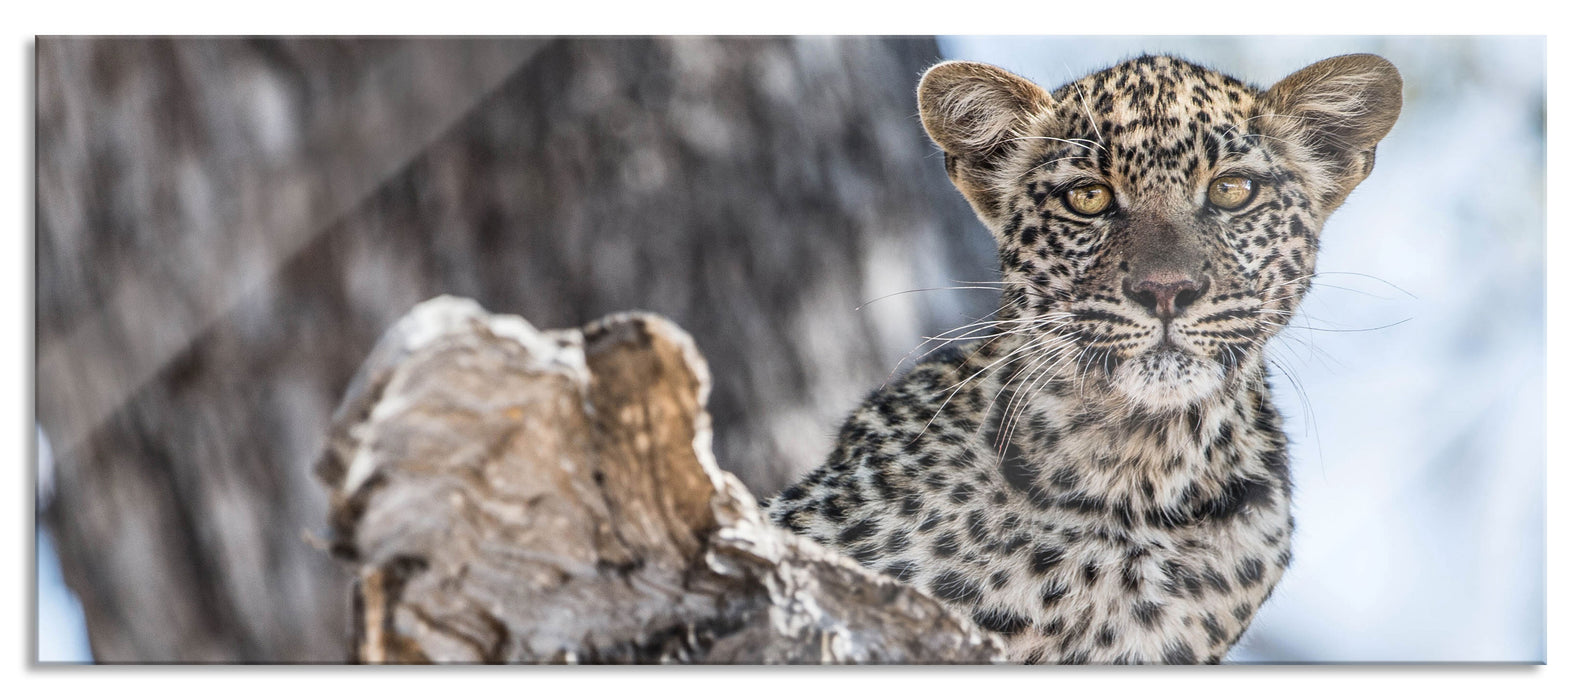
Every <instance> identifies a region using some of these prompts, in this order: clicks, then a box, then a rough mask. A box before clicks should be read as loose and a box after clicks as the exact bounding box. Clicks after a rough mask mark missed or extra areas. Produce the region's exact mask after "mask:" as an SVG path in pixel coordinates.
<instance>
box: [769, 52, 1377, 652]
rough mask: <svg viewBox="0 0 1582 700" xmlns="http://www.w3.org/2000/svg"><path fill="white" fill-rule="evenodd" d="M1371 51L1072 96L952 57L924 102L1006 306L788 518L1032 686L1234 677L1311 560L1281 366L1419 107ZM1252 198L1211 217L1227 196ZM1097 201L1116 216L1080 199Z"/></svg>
mask: <svg viewBox="0 0 1582 700" xmlns="http://www.w3.org/2000/svg"><path fill="white" fill-rule="evenodd" d="M1400 90H1401V87H1400V78H1399V75H1398V74H1397V73H1396V71H1395V69H1394V67H1393V66H1391V65H1390V64H1389V62H1387V61H1385V60H1384V59H1382V58H1379V57H1377V56H1366V55H1355V56H1341V57H1337V58H1333V59H1329V60H1326V61H1321V62H1319V63H1317V64H1314V65H1312V66H1309V67H1308V68H1305V69H1303V70H1301V71H1298V72H1297V73H1295V74H1293V75H1291V76H1290V77H1288V78H1286V79H1285V80H1283V81H1281V82H1280V83H1278V84H1276V85H1275V86H1274V87H1272V88H1270V89H1269V90H1267V91H1261V90H1259V89H1257V88H1254V87H1251V86H1248V85H1246V84H1243V83H1241V82H1238V81H1236V80H1234V79H1232V78H1229V77H1226V76H1224V75H1221V74H1219V73H1216V72H1213V71H1210V70H1207V69H1204V68H1202V67H1199V66H1196V65H1193V64H1191V63H1188V62H1186V61H1182V60H1179V59H1176V58H1169V57H1160V56H1145V57H1142V58H1138V59H1136V60H1132V61H1128V62H1126V63H1122V64H1120V65H1118V66H1115V67H1113V68H1110V69H1108V70H1104V71H1100V72H1098V73H1095V74H1093V75H1090V76H1088V77H1086V78H1083V79H1081V80H1078V81H1075V82H1073V83H1071V84H1068V85H1065V86H1064V87H1061V88H1059V89H1057V90H1054V91H1053V92H1050V91H1045V90H1043V89H1041V88H1039V87H1037V86H1036V85H1034V84H1032V83H1030V82H1028V81H1026V80H1024V79H1022V78H1019V77H1017V76H1015V75H1012V74H1010V73H1007V72H1005V71H1003V70H1000V69H998V68H994V67H992V66H987V65H983V64H977V63H967V62H947V63H943V64H940V65H938V66H935V67H934V68H933V69H931V70H930V71H929V72H928V73H927V74H926V75H925V76H924V78H923V80H922V83H921V85H920V87H919V105H920V108H921V114H922V117H923V124H924V127H925V129H926V130H927V131H928V133H929V135H930V136H931V137H932V138H933V139H934V141H935V142H936V143H938V144H939V145H940V147H941V148H943V149H944V151H945V158H946V165H947V171H948V174H949V176H950V178H951V180H952V181H953V182H954V183H955V184H956V186H957V188H958V189H959V190H961V192H962V193H963V195H964V196H966V198H967V200H968V201H969V202H970V203H971V204H972V206H973V207H974V209H975V210H976V211H977V213H978V215H979V217H980V218H981V219H982V220H983V221H984V223H985V224H986V225H987V226H988V227H989V229H990V230H991V231H992V232H993V233H994V236H995V240H996V243H997V245H998V249H999V259H1000V268H1001V275H1002V282H1001V284H1002V298H1001V301H1002V302H1003V306H1002V307H1001V308H1000V310H999V311H998V312H997V313H996V315H995V317H994V319H993V320H992V321H988V322H985V323H983V324H980V325H976V326H968V327H966V329H965V331H966V332H965V333H963V334H962V335H963V336H965V337H966V339H967V340H969V341H971V342H967V343H963V344H960V345H957V346H956V347H954V348H953V349H952V350H951V351H948V352H946V353H944V354H942V355H940V356H936V357H933V358H932V359H929V360H927V361H924V362H921V363H920V364H918V365H917V366H916V367H914V368H913V369H912V370H911V371H910V372H909V373H908V374H906V375H905V376H904V377H903V378H902V379H900V380H898V381H896V382H894V383H892V384H890V385H888V386H886V387H884V388H881V389H879V390H878V391H875V392H874V393H873V394H872V395H871V396H870V397H869V398H868V399H867V400H866V401H865V402H864V403H863V405H862V406H861V407H860V408H858V409H857V411H856V412H855V413H854V414H852V416H851V417H850V418H849V419H848V420H847V421H846V423H845V425H844V427H843V428H842V429H841V431H840V435H839V438H838V440H837V443H836V446H835V448H834V450H833V452H832V453H831V455H830V456H829V459H828V461H827V462H826V463H825V464H824V465H823V466H822V467H820V468H818V469H816V470H814V471H813V472H812V473H810V474H808V475H807V476H806V477H804V478H803V479H802V480H801V481H800V482H799V483H797V484H795V485H793V486H791V487H790V488H788V489H786V490H785V491H784V492H783V493H781V494H780V495H779V496H778V497H776V498H775V499H773V500H772V501H771V502H770V503H769V504H768V505H769V508H770V512H771V515H772V517H773V518H774V519H775V521H776V522H778V523H780V524H781V525H783V526H785V527H788V528H790V529H792V530H794V531H796V532H798V533H802V534H804V535H806V536H809V537H811V538H813V539H816V540H818V541H820V542H823V543H825V544H828V545H830V546H833V547H836V548H838V549H840V550H842V551H844V552H846V553H848V554H849V555H851V556H852V557H854V558H856V559H857V560H858V561H860V562H861V563H863V564H864V565H866V566H869V567H872V568H874V569H877V570H880V571H883V572H885V573H887V574H889V575H891V576H894V577H895V578H897V579H900V580H902V581H905V582H909V583H911V584H913V585H915V586H918V587H920V588H922V589H924V590H926V591H929V592H930V593H932V594H933V595H935V596H937V597H938V598H939V599H940V600H942V601H944V602H946V603H947V604H949V605H951V606H954V607H956V608H957V609H959V610H961V611H963V612H964V613H966V614H968V615H970V616H971V617H972V618H973V619H974V620H976V621H977V622H978V624H979V625H981V626H982V627H984V628H986V629H989V630H992V631H994V632H996V633H998V634H1001V635H1003V636H1004V637H1005V639H1006V640H1007V641H1008V642H1009V648H1010V649H1011V652H1012V655H1013V657H1014V658H1015V659H1017V660H1019V661H1024V662H1027V663H1202V662H1216V661H1218V660H1219V659H1220V658H1221V657H1222V656H1223V655H1224V654H1225V652H1226V650H1227V649H1229V648H1230V646H1231V645H1232V644H1234V643H1235V642H1236V640H1237V639H1238V638H1239V637H1240V636H1241V634H1242V632H1243V631H1244V630H1245V629H1246V628H1247V625H1248V623H1249V622H1250V621H1251V619H1252V616H1253V614H1254V612H1256V610H1257V609H1258V607H1259V606H1260V605H1261V604H1262V603H1263V602H1264V601H1265V600H1266V599H1267V598H1268V597H1269V594H1270V592H1271V591H1272V590H1273V588H1274V585H1275V582H1276V581H1278V580H1279V578H1280V576H1281V574H1282V573H1283V571H1284V570H1285V568H1286V566H1287V564H1289V562H1290V557H1291V549H1290V542H1291V531H1292V527H1293V521H1292V518H1291V514H1290V496H1291V475H1290V469H1289V466H1288V462H1287V456H1286V438H1285V435H1284V433H1283V432H1282V429H1281V419H1280V416H1279V414H1278V412H1277V411H1276V410H1275V408H1274V406H1273V404H1272V403H1271V400H1270V392H1269V388H1268V385H1267V379H1266V372H1265V364H1264V360H1263V354H1262V353H1263V346H1264V343H1265V342H1267V341H1268V339H1269V338H1270V337H1271V336H1272V335H1273V334H1274V333H1275V332H1276V331H1278V330H1279V329H1280V328H1281V327H1282V326H1283V325H1284V324H1285V323H1286V322H1287V320H1288V319H1289V318H1290V315H1291V313H1292V311H1293V310H1294V309H1295V308H1296V306H1297V304H1298V302H1299V301H1300V300H1301V298H1302V296H1303V294H1304V293H1305V292H1306V291H1307V289H1308V285H1309V282H1308V280H1309V278H1310V276H1311V275H1312V271H1313V263H1314V257H1315V255H1316V253H1317V248H1318V236H1319V231H1320V229H1321V228H1322V226H1323V224H1324V221H1325V219H1326V218H1327V217H1328V216H1329V215H1330V213H1331V212H1333V211H1334V209H1335V208H1336V207H1338V206H1339V205H1340V204H1341V202H1342V201H1343V200H1344V199H1345V197H1346V195H1347V193H1349V192H1350V191H1351V189H1352V188H1353V187H1355V186H1356V185H1357V184H1358V183H1359V182H1361V180H1362V179H1363V178H1365V177H1366V176H1367V174H1368V172H1369V171H1370V170H1371V168H1372V166H1373V156H1374V148H1375V145H1376V144H1377V143H1378V141H1379V140H1380V139H1381V138H1383V137H1384V135H1385V133H1387V132H1388V131H1389V129H1390V127H1391V126H1392V125H1393V124H1394V122H1395V118H1396V115H1397V114H1398V113H1399V110H1400ZM1227 176H1231V177H1237V178H1246V182H1249V183H1251V185H1252V187H1253V193H1252V196H1251V198H1250V201H1248V202H1247V203H1246V204H1245V205H1243V206H1240V207H1238V208H1235V209H1234V210H1225V209H1222V208H1217V207H1216V206H1214V205H1213V204H1212V203H1211V201H1210V200H1208V199H1207V192H1208V189H1209V187H1210V186H1211V184H1212V183H1215V182H1216V180H1217V179H1218V178H1222V177H1227ZM1094 186H1102V187H1104V188H1108V189H1107V191H1108V192H1110V193H1112V198H1111V199H1112V201H1111V204H1110V206H1109V208H1108V209H1106V210H1105V211H1103V212H1102V213H1099V214H1097V215H1092V216H1084V215H1082V214H1081V213H1079V212H1078V211H1077V210H1075V209H1073V207H1072V205H1070V204H1069V203H1068V201H1067V198H1066V195H1067V193H1068V192H1071V191H1073V190H1074V189H1076V188H1091V187H1094Z"/></svg>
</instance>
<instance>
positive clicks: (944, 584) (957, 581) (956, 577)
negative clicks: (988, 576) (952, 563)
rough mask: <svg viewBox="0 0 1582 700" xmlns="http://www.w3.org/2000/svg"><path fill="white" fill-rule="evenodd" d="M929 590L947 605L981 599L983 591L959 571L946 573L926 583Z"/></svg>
mask: <svg viewBox="0 0 1582 700" xmlns="http://www.w3.org/2000/svg"><path fill="white" fill-rule="evenodd" d="M928 588H929V590H931V591H933V592H934V595H935V596H938V597H939V598H940V599H941V600H944V601H945V602H947V603H963V602H967V601H974V600H977V599H979V598H981V597H983V589H981V588H979V587H978V584H975V583H973V582H972V581H971V580H970V579H968V578H967V575H966V574H963V573H961V572H960V571H946V572H945V573H942V574H940V575H938V576H935V577H934V579H933V580H932V581H929V582H928Z"/></svg>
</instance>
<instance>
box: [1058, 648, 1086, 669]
mask: <svg viewBox="0 0 1582 700" xmlns="http://www.w3.org/2000/svg"><path fill="white" fill-rule="evenodd" d="M1087 662H1088V652H1086V651H1084V650H1082V649H1073V650H1071V651H1068V652H1066V655H1065V656H1062V657H1060V663H1063V664H1067V665H1072V666H1076V665H1081V664H1085V663H1087Z"/></svg>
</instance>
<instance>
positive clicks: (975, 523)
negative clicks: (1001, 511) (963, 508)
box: [967, 510, 989, 543]
mask: <svg viewBox="0 0 1582 700" xmlns="http://www.w3.org/2000/svg"><path fill="white" fill-rule="evenodd" d="M983 520H984V517H983V511H981V510H975V511H972V512H971V513H968V514H967V535H968V536H969V537H971V538H972V541H973V542H979V543H981V542H983V541H984V540H987V539H988V538H989V527H988V526H987V525H985V524H984V522H983Z"/></svg>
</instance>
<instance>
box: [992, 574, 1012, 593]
mask: <svg viewBox="0 0 1582 700" xmlns="http://www.w3.org/2000/svg"><path fill="white" fill-rule="evenodd" d="M1010 581H1011V573H1010V572H1009V571H1004V570H1000V571H996V572H994V575H992V576H990V577H989V587H990V588H993V589H994V590H996V591H997V590H1000V589H1001V588H1004V587H1005V584H1007V583H1010Z"/></svg>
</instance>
